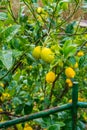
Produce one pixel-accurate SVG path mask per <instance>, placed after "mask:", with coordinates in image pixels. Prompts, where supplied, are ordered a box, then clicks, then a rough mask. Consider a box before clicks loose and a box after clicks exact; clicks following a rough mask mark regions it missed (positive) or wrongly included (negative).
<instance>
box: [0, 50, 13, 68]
mask: <svg viewBox="0 0 87 130" xmlns="http://www.w3.org/2000/svg"><path fill="white" fill-rule="evenodd" d="M12 59H13V58H12V51H11V50H3V51H1V56H0V60H1V61H2V63H3V64H4V66H5V67H6V68H7V70H9V69H10V68H11V66H12Z"/></svg>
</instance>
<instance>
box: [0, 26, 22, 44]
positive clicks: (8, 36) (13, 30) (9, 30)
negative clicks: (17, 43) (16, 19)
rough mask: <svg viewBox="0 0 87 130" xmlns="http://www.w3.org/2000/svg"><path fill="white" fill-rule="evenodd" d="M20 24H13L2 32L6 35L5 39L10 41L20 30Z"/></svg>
mask: <svg viewBox="0 0 87 130" xmlns="http://www.w3.org/2000/svg"><path fill="white" fill-rule="evenodd" d="M20 27H21V26H20V25H13V26H10V27H7V28H6V29H5V30H4V31H3V32H2V34H3V35H4V38H5V41H6V42H9V41H10V40H11V39H12V38H13V37H14V36H15V35H16V34H17V33H18V32H19V29H20Z"/></svg>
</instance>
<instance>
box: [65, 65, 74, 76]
mask: <svg viewBox="0 0 87 130" xmlns="http://www.w3.org/2000/svg"><path fill="white" fill-rule="evenodd" d="M65 75H66V76H67V77H68V78H74V76H75V71H74V70H73V69H72V68H71V67H68V68H66V69H65Z"/></svg>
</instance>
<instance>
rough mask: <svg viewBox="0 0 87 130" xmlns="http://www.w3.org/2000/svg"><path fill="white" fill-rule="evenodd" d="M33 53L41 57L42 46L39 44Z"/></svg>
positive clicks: (36, 56) (34, 55)
mask: <svg viewBox="0 0 87 130" xmlns="http://www.w3.org/2000/svg"><path fill="white" fill-rule="evenodd" d="M32 55H33V57H34V58H35V59H39V58H40V55H41V46H37V47H35V48H34V50H33V52H32Z"/></svg>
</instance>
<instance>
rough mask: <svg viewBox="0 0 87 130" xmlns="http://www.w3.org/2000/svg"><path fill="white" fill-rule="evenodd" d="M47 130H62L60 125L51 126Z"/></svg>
mask: <svg viewBox="0 0 87 130" xmlns="http://www.w3.org/2000/svg"><path fill="white" fill-rule="evenodd" d="M47 130H60V125H59V124H54V125H51V126H50V127H49V128H48V129H47Z"/></svg>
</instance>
